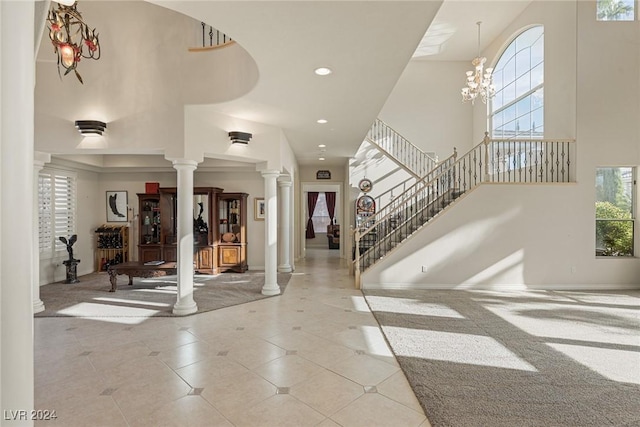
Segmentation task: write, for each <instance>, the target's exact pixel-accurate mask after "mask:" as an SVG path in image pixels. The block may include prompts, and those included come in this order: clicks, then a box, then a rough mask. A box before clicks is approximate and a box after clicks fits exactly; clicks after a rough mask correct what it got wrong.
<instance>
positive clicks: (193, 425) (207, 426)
mask: <svg viewBox="0 0 640 427" xmlns="http://www.w3.org/2000/svg"><path fill="white" fill-rule="evenodd" d="M129 425H130V426H131V427H149V426H154V427H232V426H233V424H231V423H230V422H229V421H228V420H227V419H226V418H225V417H224V416H222V414H220V412H218V411H217V410H216V409H215V408H214V407H213V406H211V405H210V404H209V403H208V402H207V401H206V400H204V399H203V398H202V397H200V396H185V397H182V398H180V399H178V400H174V401H171V402H167V403H165V404H164V405H162V406H161V407H159V408H157V409H156V410H155V411H154V412H153V413H152V414H149V415H146V416H140V417H137V418H133V419H131V421H129Z"/></svg>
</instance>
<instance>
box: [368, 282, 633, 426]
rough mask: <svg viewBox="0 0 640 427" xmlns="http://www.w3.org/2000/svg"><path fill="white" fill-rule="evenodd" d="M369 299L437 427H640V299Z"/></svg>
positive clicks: (371, 295) (458, 295)
mask: <svg viewBox="0 0 640 427" xmlns="http://www.w3.org/2000/svg"><path fill="white" fill-rule="evenodd" d="M365 298H366V300H367V303H368V304H369V306H370V307H371V310H372V311H373V313H374V315H375V317H376V319H377V320H378V322H379V323H380V326H381V328H382V331H383V333H384V335H385V337H386V338H387V340H388V342H389V344H390V346H391V348H392V350H393V352H394V354H395V356H396V358H397V359H398V363H399V364H400V366H401V368H402V370H403V371H404V373H405V374H406V376H407V379H408V380H409V383H410V384H411V387H412V388H413V391H414V392H415V394H416V397H417V398H418V400H419V401H420V403H421V405H422V407H423V408H424V410H425V413H426V414H427V417H428V418H429V421H430V422H431V425H432V426H434V427H485V426H491V427H540V426H553V427H569V426H571V427H587V426H592V427H604V426H640V335H639V333H638V331H639V330H640V291H635V290H634V291H608V292H607V291H600V292H598V291H593V292H578V291H575V292H572V291H565V292H561V291H513V292H497V291H496V292H492V291H444V290H413V291H409V290H406V291H400V290H365Z"/></svg>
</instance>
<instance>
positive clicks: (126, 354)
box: [86, 341, 151, 372]
mask: <svg viewBox="0 0 640 427" xmlns="http://www.w3.org/2000/svg"><path fill="white" fill-rule="evenodd" d="M150 352H151V350H150V349H149V347H147V346H146V345H145V344H144V343H143V342H141V341H136V342H131V343H127V344H124V345H114V346H112V348H109V349H106V350H96V351H91V352H90V353H89V352H87V353H89V354H88V355H87V356H86V357H87V358H88V359H89V360H90V361H91V364H92V365H93V366H94V367H95V369H96V370H97V371H99V372H101V371H105V370H108V369H112V368H114V367H117V366H119V365H121V364H123V363H127V362H128V361H130V360H132V359H138V358H141V357H145V356H148V355H149V353H150Z"/></svg>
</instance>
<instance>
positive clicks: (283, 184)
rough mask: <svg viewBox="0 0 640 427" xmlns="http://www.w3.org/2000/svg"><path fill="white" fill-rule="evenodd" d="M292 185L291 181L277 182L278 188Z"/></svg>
mask: <svg viewBox="0 0 640 427" xmlns="http://www.w3.org/2000/svg"><path fill="white" fill-rule="evenodd" d="M292 185H293V182H291V181H278V187H291V186H292Z"/></svg>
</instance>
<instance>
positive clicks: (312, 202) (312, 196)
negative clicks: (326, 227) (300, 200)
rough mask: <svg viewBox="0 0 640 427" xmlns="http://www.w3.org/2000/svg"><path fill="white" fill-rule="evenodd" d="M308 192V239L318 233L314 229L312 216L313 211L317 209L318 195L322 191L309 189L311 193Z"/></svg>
mask: <svg viewBox="0 0 640 427" xmlns="http://www.w3.org/2000/svg"><path fill="white" fill-rule="evenodd" d="M307 194H308V196H307V209H308V210H309V220H308V221H307V233H306V237H307V239H313V238H314V237H316V233H315V231H313V220H312V219H311V218H312V217H313V211H314V210H316V203H317V202H318V195H319V194H320V193H318V192H317V191H309V193H307Z"/></svg>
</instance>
